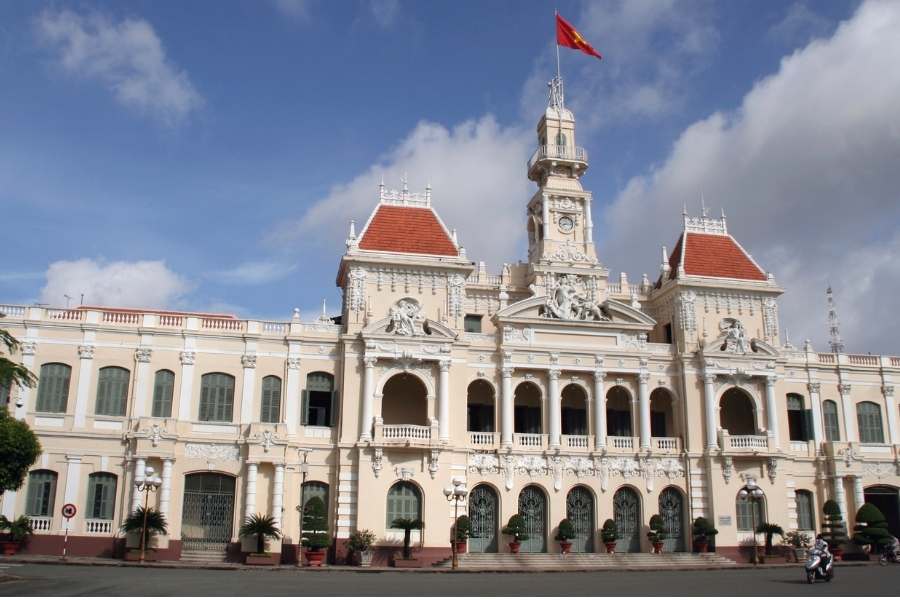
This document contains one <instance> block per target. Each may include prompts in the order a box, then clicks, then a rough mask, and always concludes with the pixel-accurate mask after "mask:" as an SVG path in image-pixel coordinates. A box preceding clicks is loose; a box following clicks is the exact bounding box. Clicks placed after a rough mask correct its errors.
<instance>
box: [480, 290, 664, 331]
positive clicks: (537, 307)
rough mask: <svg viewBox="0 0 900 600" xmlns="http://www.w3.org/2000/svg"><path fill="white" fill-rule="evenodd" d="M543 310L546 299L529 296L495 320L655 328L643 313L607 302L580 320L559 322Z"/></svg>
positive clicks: (622, 303) (611, 300)
mask: <svg viewBox="0 0 900 600" xmlns="http://www.w3.org/2000/svg"><path fill="white" fill-rule="evenodd" d="M547 307H548V298H547V296H532V297H531V298H526V299H524V300H520V301H518V302H515V303H513V304H510V305H509V306H507V307H506V308H504V309H503V310H500V311H498V312H497V315H496V318H497V320H498V321H519V320H529V321H531V320H535V321H541V322H544V323H548V324H558V325H575V326H584V325H590V326H598V325H600V326H603V325H605V326H610V325H612V326H616V325H638V326H642V328H652V327H653V326H654V325H656V321H655V320H654V319H653V318H652V317H651V316H650V315H648V314H647V313H645V312H643V311H641V310H639V309H637V308H634V307H632V306H629V305H628V304H625V303H624V302H619V301H618V300H613V299H611V298H610V299H608V300H606V301H605V302H602V303H600V304H598V305H597V308H598V309H599V311H594V312H586V313H585V314H584V317H583V318H568V319H566V318H559V317H556V316H554V315H553V313H552V312H551V311H549V310H548V308H547ZM598 313H599V314H598ZM601 317H602V318H601Z"/></svg>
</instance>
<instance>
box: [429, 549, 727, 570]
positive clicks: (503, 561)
mask: <svg viewBox="0 0 900 600" xmlns="http://www.w3.org/2000/svg"><path fill="white" fill-rule="evenodd" d="M450 563H451V561H450V559H449V558H448V559H446V560H442V561H440V562H439V563H436V564H435V565H434V566H436V567H449V566H450ZM735 564H737V563H735V562H734V561H733V560H731V559H729V558H726V557H724V556H722V555H720V554H715V553H712V552H710V553H704V554H693V553H690V552H672V553H668V554H666V553H663V554H649V553H647V554H644V553H640V554H638V553H634V554H628V553H617V554H568V555H565V556H564V555H562V554H489V553H485V554H470V553H466V554H460V555H459V568H460V569H472V570H485V571H492V570H497V571H502V570H523V571H530V570H546V571H556V570H558V571H566V570H610V571H628V570H647V571H650V570H668V569H671V570H677V569H709V568H727V567H730V566H733V565H735Z"/></svg>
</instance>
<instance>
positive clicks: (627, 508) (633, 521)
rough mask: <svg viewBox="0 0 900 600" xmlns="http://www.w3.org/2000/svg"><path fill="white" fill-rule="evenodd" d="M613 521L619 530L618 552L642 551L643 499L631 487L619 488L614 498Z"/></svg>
mask: <svg viewBox="0 0 900 600" xmlns="http://www.w3.org/2000/svg"><path fill="white" fill-rule="evenodd" d="M613 519H614V520H615V522H616V528H618V530H619V541H618V543H617V544H616V550H617V551H618V552H640V551H641V537H640V536H641V499H640V496H638V494H637V492H635V491H634V490H633V489H631V488H630V487H623V488H619V490H618V491H617V492H616V494H615V496H613Z"/></svg>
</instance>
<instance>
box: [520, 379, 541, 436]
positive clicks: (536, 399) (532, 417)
mask: <svg viewBox="0 0 900 600" xmlns="http://www.w3.org/2000/svg"><path fill="white" fill-rule="evenodd" d="M541 419H542V417H541V390H540V388H538V386H536V385H535V384H533V383H531V382H530V381H526V382H524V383H520V384H519V385H518V386H516V391H515V393H514V396H513V431H514V432H516V433H541V431H542V429H543V427H542V423H541Z"/></svg>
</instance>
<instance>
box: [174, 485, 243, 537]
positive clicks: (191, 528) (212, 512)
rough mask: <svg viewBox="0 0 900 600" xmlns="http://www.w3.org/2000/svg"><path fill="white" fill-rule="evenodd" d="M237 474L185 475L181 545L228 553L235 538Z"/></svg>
mask: <svg viewBox="0 0 900 600" xmlns="http://www.w3.org/2000/svg"><path fill="white" fill-rule="evenodd" d="M233 518H234V477H232V476H230V475H223V474H221V473H191V474H190V475H185V476H184V502H183V504H182V509H181V547H182V549H184V550H206V551H215V552H224V551H225V548H226V546H227V545H228V543H229V542H230V541H231V533H232V520H233Z"/></svg>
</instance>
